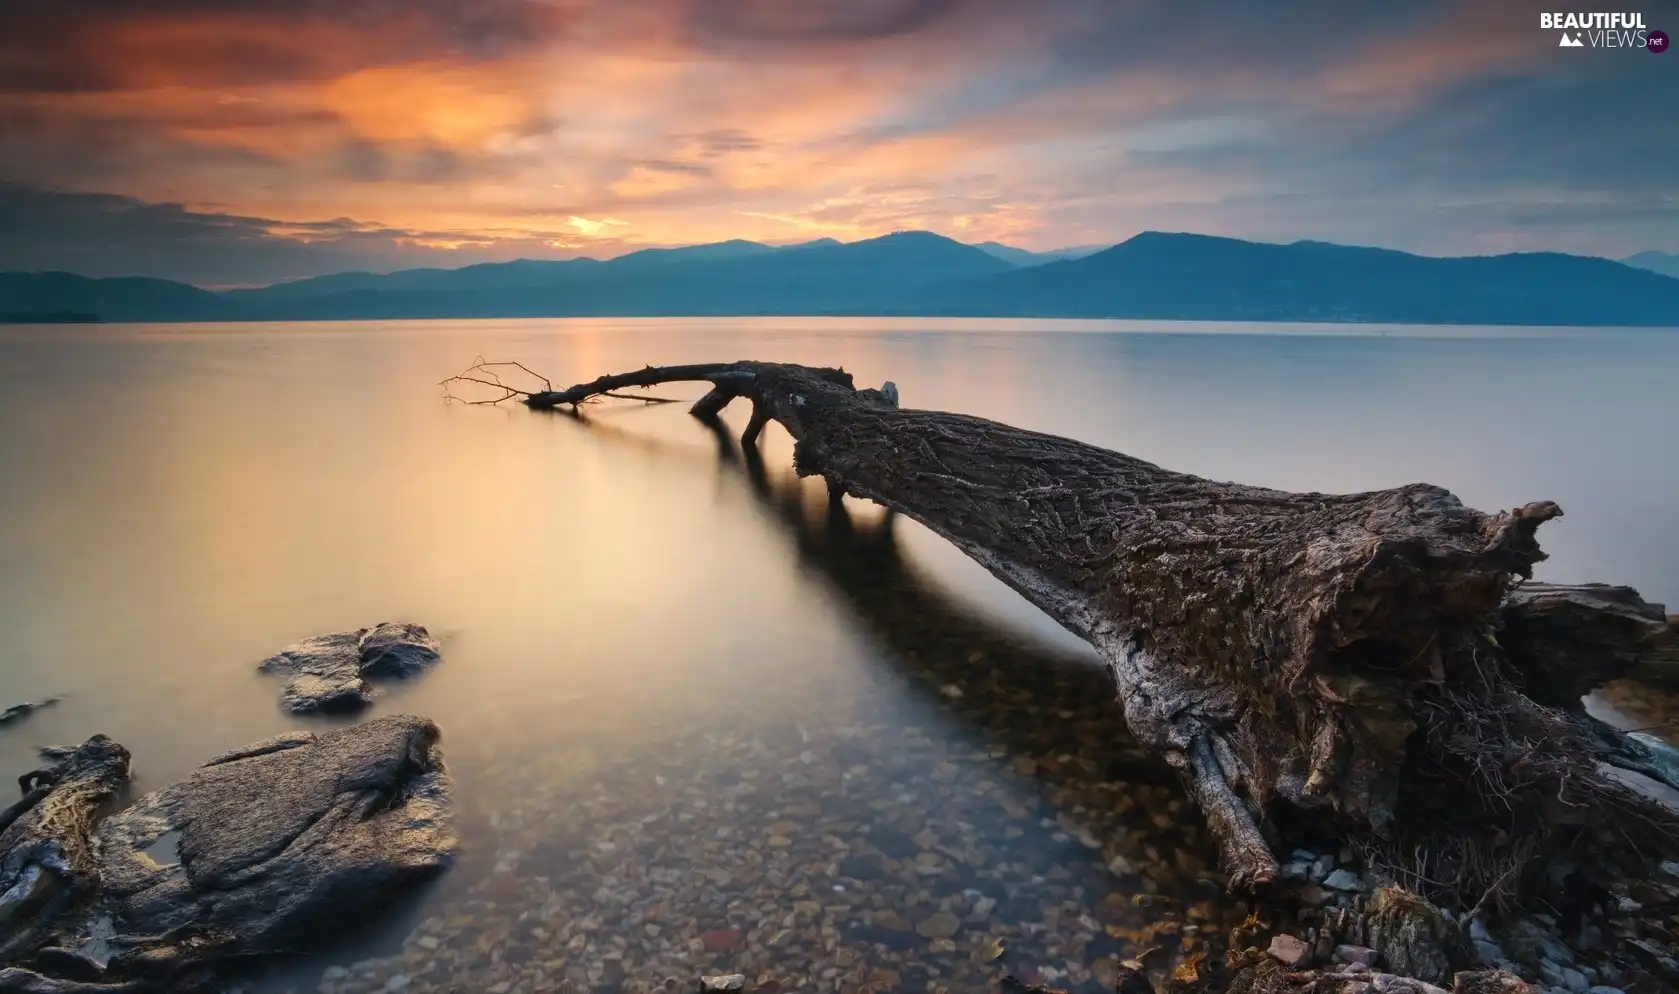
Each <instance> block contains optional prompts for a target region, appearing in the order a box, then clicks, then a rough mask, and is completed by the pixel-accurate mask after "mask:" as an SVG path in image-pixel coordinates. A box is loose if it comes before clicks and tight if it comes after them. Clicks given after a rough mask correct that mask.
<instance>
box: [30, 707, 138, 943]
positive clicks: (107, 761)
mask: <svg viewBox="0 0 1679 994" xmlns="http://www.w3.org/2000/svg"><path fill="white" fill-rule="evenodd" d="M42 755H43V758H46V759H47V760H49V761H48V763H47V764H46V765H45V766H43V767H42V768H41V769H39V770H35V771H34V772H32V773H26V774H24V775H23V777H22V778H20V785H21V786H22V787H23V791H24V795H23V797H22V799H20V800H19V801H17V802H16V803H14V804H12V805H11V806H10V807H7V808H6V809H5V810H4V811H3V812H0V957H7V956H8V954H10V953H11V952H12V950H14V949H16V948H28V947H30V946H31V945H36V944H39V943H36V942H35V941H34V939H35V938H36V937H37V936H39V935H40V934H41V933H42V932H43V930H45V929H46V928H47V927H48V926H49V925H50V924H51V923H50V922H49V921H48V920H47V919H48V917H49V915H48V913H47V912H48V909H49V908H50V907H52V906H55V905H56V906H63V905H66V904H72V903H75V902H77V901H79V900H80V899H81V898H84V897H87V896H90V895H91V894H93V892H94V891H95V890H96V889H97V888H98V886H99V864H98V860H97V857H96V856H95V854H94V851H93V845H92V837H93V827H94V824H95V822H96V820H97V819H98V817H99V814H100V812H101V810H102V809H103V808H104V806H105V805H106V804H107V803H108V802H110V800H111V799H112V798H114V797H115V796H116V794H117V791H118V790H119V789H121V787H122V786H123V785H124V784H125V783H127V782H128V771H129V756H128V750H127V749H124V748H123V747H122V746H120V745H118V744H117V743H115V742H113V741H111V740H110V739H108V738H106V737H105V736H103V735H95V736H94V737H92V738H90V739H88V740H87V741H86V742H85V743H83V744H82V745H80V746H77V747H75V748H73V749H62V748H61V749H51V750H42Z"/></svg>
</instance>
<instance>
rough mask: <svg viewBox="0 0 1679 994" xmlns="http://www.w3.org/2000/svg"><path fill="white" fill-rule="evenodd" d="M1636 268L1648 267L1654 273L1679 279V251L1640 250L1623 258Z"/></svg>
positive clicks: (1623, 260)
mask: <svg viewBox="0 0 1679 994" xmlns="http://www.w3.org/2000/svg"><path fill="white" fill-rule="evenodd" d="M1621 261H1622V262H1624V263H1626V264H1627V265H1629V266H1632V267H1633V268H1635V269H1648V270H1649V271H1650V272H1652V273H1661V274H1662V275H1663V276H1672V277H1673V278H1674V279H1679V253H1675V252H1640V253H1638V254H1637V255H1630V256H1627V257H1626V258H1625V259H1622V260H1621Z"/></svg>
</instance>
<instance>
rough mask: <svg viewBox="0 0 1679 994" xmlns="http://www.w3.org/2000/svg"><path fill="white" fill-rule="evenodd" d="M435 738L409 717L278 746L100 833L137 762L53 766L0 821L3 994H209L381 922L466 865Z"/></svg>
mask: <svg viewBox="0 0 1679 994" xmlns="http://www.w3.org/2000/svg"><path fill="white" fill-rule="evenodd" d="M438 738H439V733H438V730H437V726H436V725H434V724H432V723H431V722H430V721H429V720H427V719H425V718H417V717H412V716H409V715H395V716H391V717H386V718H379V719H376V720H374V721H369V722H365V723H363V724H360V725H355V726H353V727H349V728H343V729H337V730H334V731H330V732H322V733H319V734H316V733H311V732H295V733H292V734H289V735H282V736H278V737H276V738H272V739H267V740H264V741H261V742H257V743H253V744H252V745H249V746H246V747H244V748H242V749H238V750H235V751H233V752H230V753H227V754H225V755H222V756H218V757H216V758H215V759H213V760H211V761H210V762H209V763H207V764H205V765H204V766H202V767H200V768H199V769H197V770H195V771H193V772H192V773H191V774H189V775H188V776H187V777H186V778H184V779H182V780H181V781H179V782H177V783H175V784H172V785H170V786H168V787H165V788H163V789H161V790H157V791H154V792H152V793H150V794H147V795H146V796H144V797H142V798H140V799H139V800H138V801H136V802H134V804H133V805H131V806H130V807H128V808H125V809H124V810H122V811H119V812H117V813H115V814H112V815H109V816H107V817H105V818H104V820H103V821H100V820H99V818H100V816H101V814H102V813H103V811H104V810H105V809H106V808H107V807H108V804H109V802H110V801H111V800H112V799H113V798H114V797H115V796H116V794H117V792H118V790H119V789H120V788H121V787H122V786H123V785H124V784H125V783H126V781H127V779H128V769H129V757H128V752H127V750H125V749H123V747H122V746H120V745H118V744H116V743H115V742H112V741H111V740H110V739H108V738H105V737H104V736H95V737H93V738H92V739H90V740H88V742H87V743H85V744H83V745H82V746H79V747H76V748H74V749H61V750H52V751H51V752H50V753H49V758H51V759H52V760H53V762H52V763H51V764H50V765H49V766H47V767H46V768H44V769H42V770H39V771H36V772H35V773H32V774H29V775H28V776H26V777H25V778H24V783H23V784H22V786H23V789H24V797H23V798H22V800H20V801H19V802H17V803H16V804H14V805H12V806H11V807H9V808H7V809H6V810H5V811H4V813H3V816H0V991H13V990H16V991H33V992H38V994H72V992H82V991H94V990H106V989H109V990H124V991H127V990H135V991H141V990H144V991H171V992H184V991H198V990H213V989H218V988H219V978H220V977H221V975H222V974H223V973H224V971H225V970H226V969H227V968H228V967H229V966H231V965H233V964H237V963H240V962H245V961H248V960H251V959H253V958H260V957H263V956H266V955H271V954H276V953H282V952H285V951H287V950H295V949H297V948H299V947H302V946H306V945H308V944H309V942H310V941H311V939H312V938H314V937H316V936H319V935H320V934H323V933H324V932H329V931H331V930H332V929H335V928H339V927H343V926H347V925H355V924H360V923H362V922H365V921H367V920H369V919H372V918H376V917H377V916H379V915H380V914H382V913H383V912H385V911H386V910H388V909H389V908H390V906H391V902H392V900H393V899H394V898H396V897H398V896H399V895H400V894H401V893H402V892H403V891H405V890H407V889H409V888H411V887H413V886H414V885H416V884H418V883H419V882H421V881H423V880H425V879H427V878H429V877H431V876H433V875H434V874H436V873H437V872H438V871H440V870H441V869H443V868H444V867H446V866H447V865H448V864H449V862H450V861H451V859H452V857H453V854H454V851H455V848H456V841H455V837H454V835H453V833H452V831H451V829H450V815H451V804H450V785H449V780H448V777H447V774H446V773H445V771H444V768H443V761H442V755H441V752H440V749H439V746H438Z"/></svg>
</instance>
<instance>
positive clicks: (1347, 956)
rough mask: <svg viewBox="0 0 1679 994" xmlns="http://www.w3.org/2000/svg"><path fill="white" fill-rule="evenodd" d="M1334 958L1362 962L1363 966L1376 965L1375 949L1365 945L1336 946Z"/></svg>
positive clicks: (1342, 960)
mask: <svg viewBox="0 0 1679 994" xmlns="http://www.w3.org/2000/svg"><path fill="white" fill-rule="evenodd" d="M1335 958H1336V959H1337V960H1339V961H1340V962H1342V963H1362V964H1364V965H1365V966H1375V965H1376V950H1374V949H1371V948H1369V947H1367V946H1336V947H1335Z"/></svg>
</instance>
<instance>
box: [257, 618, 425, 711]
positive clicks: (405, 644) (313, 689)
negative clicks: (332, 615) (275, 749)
mask: <svg viewBox="0 0 1679 994" xmlns="http://www.w3.org/2000/svg"><path fill="white" fill-rule="evenodd" d="M441 655H442V653H441V646H440V645H439V644H438V641H437V640H436V639H435V638H433V637H432V635H431V633H430V632H428V631H426V630H425V628H424V627H423V626H421V625H415V624H411V623H408V622H389V621H381V622H380V623H379V624H377V625H374V626H373V627H372V628H358V629H356V630H355V631H350V632H333V633H331V634H328V635H317V636H315V637H313V638H307V639H304V640H303V641H301V642H299V643H297V644H296V645H293V646H289V647H287V648H285V649H281V650H280V651H279V652H277V653H275V654H274V655H272V656H269V657H268V658H267V659H265V660H263V661H262V662H261V663H260V664H259V665H258V666H257V669H258V670H259V671H261V672H263V673H268V674H271V675H274V676H280V677H285V678H287V683H286V686H285V689H284V690H282V691H281V692H280V706H281V707H282V708H284V709H285V710H287V711H289V712H291V713H292V714H308V713H311V712H341V711H359V710H360V709H362V708H364V707H366V706H367V705H369V704H371V703H372V702H373V698H374V689H373V685H372V684H371V683H369V678H373V679H379V678H387V677H390V678H401V677H409V676H413V675H414V674H416V673H419V672H421V671H423V670H425V669H426V668H428V667H430V666H431V665H432V664H433V663H435V662H437V661H438V659H439V658H441Z"/></svg>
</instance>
